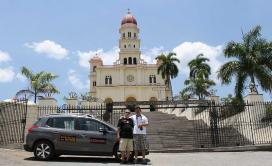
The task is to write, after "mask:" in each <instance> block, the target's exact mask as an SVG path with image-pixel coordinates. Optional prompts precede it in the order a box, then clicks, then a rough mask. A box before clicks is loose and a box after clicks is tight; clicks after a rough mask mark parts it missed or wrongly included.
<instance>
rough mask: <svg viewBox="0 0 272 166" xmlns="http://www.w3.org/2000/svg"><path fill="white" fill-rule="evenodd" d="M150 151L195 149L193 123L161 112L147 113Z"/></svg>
mask: <svg viewBox="0 0 272 166" xmlns="http://www.w3.org/2000/svg"><path fill="white" fill-rule="evenodd" d="M144 115H145V116H146V117H147V118H148V120H149V126H148V129H147V137H148V141H149V145H150V150H154V151H156V150H171V149H193V146H194V128H193V121H190V120H187V119H186V118H185V117H176V116H175V115H171V114H165V113H161V112H157V111H156V112H145V113H144Z"/></svg>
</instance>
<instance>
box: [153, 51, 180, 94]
mask: <svg viewBox="0 0 272 166" xmlns="http://www.w3.org/2000/svg"><path fill="white" fill-rule="evenodd" d="M175 56H176V53H173V52H170V53H168V54H167V55H164V54H161V55H159V56H157V57H156V60H158V61H159V63H160V64H159V67H158V74H161V76H162V78H163V79H165V84H166V85H167V88H169V89H170V92H171V97H172V96H173V93H172V84H171V79H173V78H176V77H177V76H178V72H179V70H178V67H177V65H176V63H175V62H177V63H180V61H179V59H178V58H176V57H175Z"/></svg>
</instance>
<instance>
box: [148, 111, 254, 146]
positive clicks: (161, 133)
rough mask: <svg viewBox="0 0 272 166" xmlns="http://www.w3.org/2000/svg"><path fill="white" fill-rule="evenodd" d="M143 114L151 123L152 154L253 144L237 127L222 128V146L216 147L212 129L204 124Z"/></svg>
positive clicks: (219, 139)
mask: <svg viewBox="0 0 272 166" xmlns="http://www.w3.org/2000/svg"><path fill="white" fill-rule="evenodd" d="M143 114H144V115H145V116H146V117H147V118H148V120H149V126H148V129H147V138H148V141H149V146H150V147H149V148H150V150H151V151H167V150H193V149H196V148H214V147H231V146H241V145H250V144H251V143H250V141H248V140H247V139H245V138H244V137H243V136H242V135H241V134H240V133H239V132H238V131H237V130H236V129H234V128H233V127H229V126H226V127H223V128H219V129H218V139H217V142H218V143H217V144H216V145H215V144H213V143H212V134H211V129H210V128H209V127H207V125H206V124H205V123H204V122H203V121H202V120H188V119H187V118H186V117H177V116H175V115H173V114H166V113H162V112H158V111H155V112H144V113H143ZM197 126H198V127H199V126H201V127H200V128H198V127H197Z"/></svg>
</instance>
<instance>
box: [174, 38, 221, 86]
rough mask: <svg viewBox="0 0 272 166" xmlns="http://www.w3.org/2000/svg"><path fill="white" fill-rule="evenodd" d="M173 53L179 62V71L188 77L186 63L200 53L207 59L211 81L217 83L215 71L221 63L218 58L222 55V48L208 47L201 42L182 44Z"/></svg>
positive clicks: (219, 46)
mask: <svg viewBox="0 0 272 166" xmlns="http://www.w3.org/2000/svg"><path fill="white" fill-rule="evenodd" d="M173 52H175V53H176V54H177V57H178V59H179V60H180V64H179V65H178V66H179V71H180V73H181V74H184V75H186V77H188V75H189V67H188V65H187V64H188V62H189V61H191V60H192V59H194V58H196V56H197V55H198V54H200V53H203V54H204V56H205V57H206V58H209V59H210V61H209V62H208V64H209V65H210V66H211V70H212V71H211V73H212V75H211V79H213V80H214V81H215V82H216V83H218V79H217V76H216V75H217V73H216V72H217V71H218V70H219V68H220V66H221V65H222V63H223V62H222V61H220V60H219V57H220V56H222V55H223V46H222V45H218V46H210V45H207V44H205V43H201V42H183V43H181V44H180V45H178V46H177V47H175V48H174V49H173Z"/></svg>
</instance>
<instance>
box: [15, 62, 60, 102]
mask: <svg viewBox="0 0 272 166" xmlns="http://www.w3.org/2000/svg"><path fill="white" fill-rule="evenodd" d="M21 74H22V75H24V76H25V77H26V78H27V80H28V81H29V88H28V89H23V90H20V91H18V92H17V93H16V97H18V96H21V95H28V96H29V97H34V103H36V102H37V98H38V97H44V96H51V95H52V94H54V93H59V91H58V89H57V88H56V87H55V86H54V85H53V84H52V83H51V81H53V80H54V79H55V78H57V77H58V76H56V75H54V74H52V73H48V72H45V71H41V72H38V73H33V72H32V71H31V70H29V69H28V68H26V67H22V69H21Z"/></svg>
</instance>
